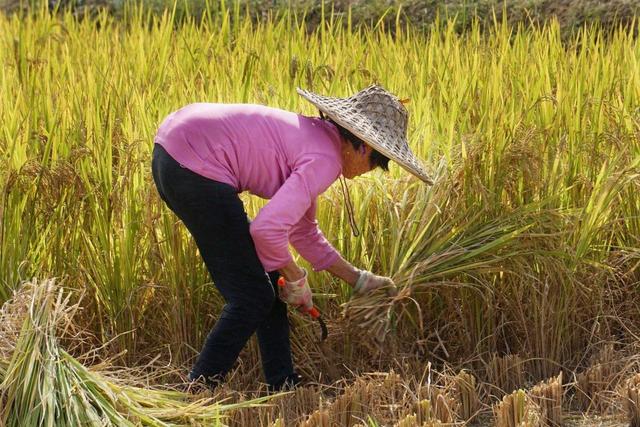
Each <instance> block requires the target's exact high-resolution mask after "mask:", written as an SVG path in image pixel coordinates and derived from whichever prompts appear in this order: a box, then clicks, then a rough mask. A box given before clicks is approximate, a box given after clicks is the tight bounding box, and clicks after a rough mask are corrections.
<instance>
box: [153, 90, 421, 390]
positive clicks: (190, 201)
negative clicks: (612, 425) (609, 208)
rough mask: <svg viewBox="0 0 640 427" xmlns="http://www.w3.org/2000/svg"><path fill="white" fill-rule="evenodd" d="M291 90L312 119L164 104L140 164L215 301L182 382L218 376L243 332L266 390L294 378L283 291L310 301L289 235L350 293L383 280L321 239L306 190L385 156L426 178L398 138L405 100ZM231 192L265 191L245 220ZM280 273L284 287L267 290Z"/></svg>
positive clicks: (252, 109) (369, 93) (297, 301)
mask: <svg viewBox="0 0 640 427" xmlns="http://www.w3.org/2000/svg"><path fill="white" fill-rule="evenodd" d="M298 93H299V94H300V95H302V96H303V97H304V98H305V99H307V100H308V101H310V102H311V103H312V104H314V105H315V106H316V107H317V108H318V109H319V110H320V112H321V116H322V117H321V118H314V117H306V116H303V115H300V114H295V113H291V112H288V111H283V110H279V109H275V108H270V107H265V106H260V105H240V104H205V103H201V104H191V105H188V106H186V107H184V108H182V109H180V110H178V111H175V112H174V113H172V114H170V115H169V116H168V117H167V118H166V119H165V120H164V121H163V122H162V124H161V125H160V127H159V129H158V132H157V134H156V137H155V144H154V150H153V161H152V172H153V178H154V181H155V183H156V186H157V188H158V192H159V194H160V197H161V198H162V200H164V202H165V203H166V204H167V205H168V206H169V208H170V209H171V210H172V211H173V212H174V213H175V214H176V215H177V216H178V217H179V218H180V219H181V220H182V222H183V223H184V224H185V225H186V227H187V228H188V230H189V232H190V233H191V235H192V236H193V238H194V239H195V241H196V244H197V246H198V249H199V251H200V255H201V256H202V258H203V260H204V262H205V264H206V266H207V269H208V270H209V273H210V274H211V277H212V279H213V282H214V284H215V286H216V288H218V290H219V291H220V293H221V294H222V296H223V297H224V299H225V301H226V305H225V306H224V308H223V310H222V313H221V314H220V317H219V319H218V321H217V323H216V324H215V326H214V327H213V329H212V330H211V332H210V333H209V335H208V337H207V339H206V342H205V343H204V346H203V348H202V351H201V353H200V355H199V357H198V359H197V361H196V363H195V365H194V366H193V369H192V370H191V372H190V373H189V379H190V380H191V381H194V380H201V381H204V382H205V383H206V384H207V385H209V386H211V387H215V386H216V385H217V384H219V383H220V381H222V380H223V379H224V376H225V374H226V373H227V372H228V371H229V370H230V369H231V367H232V365H233V364H234V362H235V361H236V359H237V357H238V354H239V353H240V350H242V348H243V347H244V345H245V343H246V342H247V340H248V339H249V338H250V337H251V335H252V334H253V333H254V332H255V333H256V334H257V336H258V342H259V347H260V355H261V358H262V367H263V371H264V376H265V380H266V382H267V383H268V385H269V387H270V389H271V390H280V389H282V388H283V387H288V386H295V385H296V384H297V383H298V382H299V381H300V378H299V376H298V375H297V374H296V373H295V372H294V369H293V364H292V360H291V348H290V343H289V324H288V319H287V309H286V305H285V302H287V303H289V304H291V305H294V306H296V307H297V308H299V309H301V310H302V311H308V310H310V309H311V308H312V307H313V303H312V298H311V290H310V288H309V285H308V284H307V272H306V271H305V270H304V269H303V268H301V267H300V266H298V265H297V264H296V262H295V261H294V260H293V258H292V256H291V254H290V253H289V251H288V244H289V243H291V245H292V246H293V247H294V248H295V249H296V251H297V252H298V253H299V254H300V255H301V256H302V257H303V258H305V259H306V260H307V261H309V262H310V263H311V265H312V266H313V269H314V270H315V271H322V270H326V271H329V272H330V273H332V274H333V275H335V276H337V277H339V278H341V279H342V280H344V281H345V282H347V283H349V284H350V285H351V286H352V287H353V292H354V293H355V294H358V295H362V294H366V293H368V292H371V291H372V290H374V289H377V288H380V287H383V286H393V281H392V280H391V279H390V278H388V277H382V276H377V275H375V274H373V273H371V272H369V271H363V270H359V269H357V268H356V267H354V266H353V265H351V264H350V263H348V262H347V261H346V260H344V259H343V258H342V256H341V255H340V254H339V253H338V252H337V251H336V250H335V249H334V248H333V247H332V246H331V244H330V243H329V242H328V241H327V240H326V239H325V237H324V236H323V234H322V232H321V231H320V229H319V228H318V224H317V221H316V198H317V197H318V195H320V194H322V193H323V192H324V191H325V190H326V189H327V188H329V186H330V185H331V184H332V183H333V182H334V181H335V180H336V179H338V177H339V176H340V175H343V176H344V177H346V178H354V177H356V176H358V175H361V174H363V173H365V172H368V171H370V170H372V169H373V168H375V167H378V166H379V167H382V168H383V169H387V165H388V162H389V158H391V159H393V160H395V161H397V162H398V163H400V165H402V166H403V167H404V168H406V169H407V170H409V171H410V172H412V173H414V174H416V175H417V176H419V177H420V178H421V179H423V180H425V181H427V182H428V181H429V178H428V176H427V174H426V173H425V172H424V169H423V168H422V166H421V165H420V163H419V161H418V160H417V159H416V158H415V157H414V156H413V154H412V153H411V151H410V150H409V146H408V144H407V141H406V131H407V118H408V114H407V111H406V109H405V108H404V106H403V105H402V103H401V102H400V101H399V100H398V99H397V98H396V97H395V96H393V95H392V94H390V93H389V92H387V91H386V90H384V89H383V88H381V87H379V86H375V85H374V86H371V87H369V88H367V89H364V90H362V91H361V92H358V93H357V94H355V95H354V96H352V97H350V98H345V99H340V98H330V97H324V96H320V95H316V94H313V93H310V92H306V91H302V90H300V89H298ZM243 191H249V192H251V193H252V194H254V195H257V196H260V197H263V198H266V199H271V200H270V201H269V202H268V203H267V204H266V205H265V206H264V207H263V208H262V209H261V210H260V212H258V214H257V216H256V217H255V219H254V220H253V221H249V219H248V217H247V214H246V212H245V210H244V207H243V204H242V201H241V200H240V198H239V197H238V193H240V192H243ZM352 223H353V221H352ZM281 275H282V276H283V277H284V279H285V286H284V288H283V292H281V294H280V298H277V296H278V290H277V287H276V283H277V281H278V278H279V277H280V276H281ZM282 300H283V301H284V302H283V301H282Z"/></svg>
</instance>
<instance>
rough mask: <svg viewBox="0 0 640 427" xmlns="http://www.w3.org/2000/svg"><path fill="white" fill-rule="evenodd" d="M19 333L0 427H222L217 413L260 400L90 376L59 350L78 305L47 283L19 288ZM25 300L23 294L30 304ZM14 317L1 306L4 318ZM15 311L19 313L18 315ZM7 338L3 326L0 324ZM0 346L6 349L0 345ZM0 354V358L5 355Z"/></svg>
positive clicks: (4, 386)
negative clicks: (195, 394) (229, 401)
mask: <svg viewBox="0 0 640 427" xmlns="http://www.w3.org/2000/svg"><path fill="white" fill-rule="evenodd" d="M23 289H24V292H25V293H23V294H21V297H20V298H18V299H16V300H14V301H11V302H9V303H7V304H18V303H24V302H27V305H26V309H24V310H23V311H22V312H23V314H24V315H23V316H22V318H21V319H20V320H21V323H22V326H21V328H20V330H19V334H18V337H17V341H16V342H15V343H14V344H13V351H12V354H11V356H10V359H9V361H8V362H6V361H5V366H6V369H5V370H4V372H3V381H2V383H1V384H0V398H1V400H2V402H3V403H4V405H3V407H2V408H1V409H0V424H4V425H6V426H23V425H38V426H58V425H101V426H134V425H149V426H167V425H193V424H205V425H221V424H222V421H223V418H224V416H223V414H222V413H223V412H224V411H229V410H231V409H235V408H238V407H242V406H248V405H254V404H259V403H260V401H259V400H254V401H248V402H243V403H241V404H236V405H220V404H217V403H215V402H214V401H213V399H211V398H199V399H193V398H192V397H191V396H190V395H188V394H185V393H182V392H178V391H170V390H156V389H143V388H139V387H134V386H129V385H127V384H125V381H123V380H118V379H115V378H109V377H107V376H105V375H102V374H100V373H99V372H97V371H95V370H93V369H88V368H86V367H85V366H83V365H82V364H81V363H79V362H78V360H76V359H75V358H73V357H72V356H71V355H70V354H68V353H67V352H66V351H64V350H63V349H62V348H61V346H60V344H59V342H58V338H57V333H56V332H57V330H58V329H59V328H61V327H64V326H65V325H64V324H63V320H64V321H67V322H68V321H70V319H71V317H72V313H74V312H75V310H76V309H77V308H78V305H77V304H76V305H70V304H69V300H70V294H67V295H65V294H64V292H63V291H62V289H57V287H56V285H55V282H54V281H53V280H45V281H43V282H37V281H33V282H31V283H27V284H24V285H23ZM25 295H29V297H28V298H26V297H25ZM11 311H14V312H15V311H16V310H15V309H13V308H8V307H7V306H6V305H5V306H4V307H3V309H2V313H3V315H4V313H8V312H11ZM18 311H20V310H18ZM1 329H2V330H3V334H5V335H6V334H7V325H2V327H1ZM4 347H8V346H7V345H6V344H5V345H4ZM4 354H5V353H4V352H3V355H4Z"/></svg>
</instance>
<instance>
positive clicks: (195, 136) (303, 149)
mask: <svg viewBox="0 0 640 427" xmlns="http://www.w3.org/2000/svg"><path fill="white" fill-rule="evenodd" d="M340 141H341V137H340V134H339V133H338V130H337V129H336V128H335V126H333V125H332V124H330V123H327V122H325V121H324V120H321V119H318V118H312V117H306V116H303V115H300V114H295V113H292V112H288V111H284V110H279V109H276V108H270V107H265V106H261V105H251V104H210V103H197V104H191V105H187V106H186V107H184V108H181V109H180V110H178V111H175V112H173V113H171V114H170V115H169V116H167V117H166V118H165V119H164V121H163V122H162V124H161V125H160V127H159V129H158V132H157V134H156V136H155V142H156V143H157V144H160V145H162V146H163V147H164V148H165V150H167V152H168V153H169V154H170V155H171V157H173V158H174V159H175V160H176V161H178V162H179V163H180V164H182V165H183V166H185V167H186V168H188V169H190V170H192V171H193V172H195V173H197V174H199V175H202V176H204V177H207V178H210V179H213V180H216V181H219V182H224V183H226V184H229V185H231V186H233V187H234V188H236V189H237V190H238V192H243V191H249V192H250V193H252V194H255V195H257V196H259V197H262V198H265V199H271V200H270V201H269V202H268V203H267V204H266V205H265V206H264V207H263V208H262V209H261V210H260V212H258V214H257V216H256V217H255V219H254V220H253V221H252V222H251V225H250V228H249V229H250V232H251V236H252V237H253V241H254V243H255V246H256V251H257V253H258V257H259V258H260V261H261V262H262V265H263V266H264V268H265V270H266V271H273V270H277V269H279V268H282V267H284V266H285V265H287V264H288V263H289V262H291V261H292V259H293V258H292V257H291V254H290V253H289V250H288V243H289V242H290V243H291V245H292V246H293V247H294V248H295V249H296V250H297V251H298V253H299V254H300V255H301V256H302V257H304V258H305V259H306V260H307V261H309V262H310V263H311V265H312V266H313V269H314V270H316V271H320V270H324V269H326V268H328V267H329V266H330V265H331V264H333V263H334V262H335V261H336V260H337V259H338V257H339V254H338V252H337V251H336V250H335V249H334V248H333V246H331V244H330V243H329V242H328V241H327V239H325V237H324V236H323V234H322V232H321V231H320V229H319V228H318V223H317V221H316V198H317V197H318V195H319V194H321V193H323V192H324V191H325V190H326V189H327V188H329V186H330V185H331V184H332V183H333V182H334V181H335V180H336V179H338V177H339V176H340V173H341V172H342V160H341V155H340V146H341V144H340Z"/></svg>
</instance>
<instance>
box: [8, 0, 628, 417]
mask: <svg viewBox="0 0 640 427" xmlns="http://www.w3.org/2000/svg"><path fill="white" fill-rule="evenodd" d="M300 18H301V17H300V16H296V15H294V14H289V13H286V12H284V13H280V14H277V15H274V16H271V17H264V19H263V20H261V21H259V22H257V23H256V22H252V21H251V20H249V19H246V18H245V17H244V11H243V10H241V9H240V8H239V7H231V8H228V9H227V8H225V7H224V2H222V3H221V4H218V3H216V6H212V7H211V10H210V13H208V14H205V17H204V19H203V21H202V22H194V21H189V20H187V21H186V22H184V23H181V24H179V25H178V24H177V23H175V22H174V20H173V18H172V16H171V13H170V12H167V13H165V14H164V15H163V16H152V15H151V14H148V13H146V12H144V11H142V10H141V9H132V10H128V11H126V13H125V14H124V16H123V17H121V18H120V19H115V18H112V17H110V16H109V15H107V14H106V13H100V14H98V15H97V16H93V17H91V18H87V19H83V18H79V17H74V16H73V15H71V14H69V13H63V14H59V15H53V14H50V13H49V12H47V11H45V10H40V11H36V12H33V13H32V14H30V15H28V16H23V17H19V16H17V15H12V16H7V15H3V14H0V63H1V64H2V68H1V69H0V93H1V94H2V96H1V97H0V303H4V305H3V307H2V311H0V320H1V322H0V425H6V426H31V425H33V426H40V425H43V426H57V425H69V426H75V425H101V426H102V425H114V426H121V425H149V426H176V425H221V424H229V425H242V426H244V425H260V426H262V425H264V426H267V425H273V426H285V425H286V426H290V425H303V426H334V425H337V426H356V425H361V426H402V427H408V426H416V425H422V426H461V425H497V426H499V427H506V426H516V425H518V426H520V425H526V426H546V425H552V426H555V425H562V424H563V423H564V424H565V425H628V424H629V423H631V425H633V426H640V356H639V354H640V320H639V319H640V196H639V195H640V43H639V42H638V41H637V40H636V39H634V38H633V37H632V34H633V32H634V31H635V30H637V28H630V29H626V30H623V29H621V30H619V31H617V32H615V33H613V34H608V35H605V34H603V33H602V32H601V31H600V30H599V29H598V28H596V27H588V28H584V29H583V30H582V31H581V32H580V33H579V34H578V35H577V36H576V37H574V38H573V39H571V40H569V41H562V40H561V37H560V33H559V26H558V25H557V23H555V22H550V23H549V24H548V25H546V26H544V27H541V28H527V29H524V28H519V29H515V28H510V27H508V26H507V25H506V24H505V23H501V22H496V23H495V25H494V26H493V27H492V28H490V29H487V30H484V31H481V29H480V28H479V27H478V26H476V27H475V28H473V29H472V30H471V31H469V32H466V33H464V34H462V35H461V34H457V33H456V32H455V31H454V25H453V22H452V21H446V20H442V21H441V22H440V23H439V24H437V25H436V26H434V27H433V28H432V29H431V30H429V31H428V32H424V31H418V30H417V29H414V28H411V27H409V28H404V29H403V30H401V31H398V32H396V33H395V34H391V33H390V32H389V31H387V30H386V29H385V27H384V25H377V26H375V27H366V28H365V27H360V28H352V26H351V25H350V21H349V17H348V16H342V17H335V16H332V15H331V14H330V13H328V11H327V12H326V15H325V16H324V18H323V21H322V24H321V25H320V26H319V27H318V29H317V30H315V31H313V32H308V31H307V30H306V27H305V25H304V23H303V21H302V20H301V19H300ZM373 82H378V83H380V84H382V85H383V86H384V87H386V88H387V89H389V90H390V91H392V92H394V93H396V94H398V96H400V97H401V98H410V103H409V104H408V105H407V107H408V109H409V112H410V129H409V140H410V143H411V146H412V149H413V150H414V152H416V153H417V154H418V155H419V156H420V157H422V158H423V159H425V162H426V163H427V164H428V165H429V167H430V169H431V172H432V173H433V174H434V176H435V177H436V183H435V185H433V186H431V187H428V186H425V185H423V184H422V183H420V182H418V181H417V180H416V179H414V178H412V177H411V176H408V175H407V174H406V173H404V172H403V171H402V170H401V169H400V168H399V167H397V166H395V165H393V166H391V171H390V173H389V174H382V173H381V172H374V173H371V174H370V175H365V176H364V177H361V178H358V179H356V180H354V181H352V182H351V183H350V184H351V185H350V187H349V191H350V192H351V196H352V199H353V201H354V204H355V211H356V212H355V213H356V220H357V222H358V226H359V228H360V230H361V231H362V235H361V236H360V237H353V236H352V235H351V232H350V228H349V225H348V216H347V213H346V209H345V208H344V206H343V202H342V196H341V194H340V192H339V189H338V188H337V187H335V188H331V189H330V190H329V191H328V192H327V193H325V194H324V195H323V196H322V198H321V200H320V208H319V212H318V220H319V223H320V227H321V228H322V229H323V231H324V232H325V234H326V236H327V237H328V239H329V240H330V241H331V242H332V244H333V245H334V246H336V248H338V249H339V250H340V251H341V252H342V254H343V255H344V257H345V258H346V259H347V260H349V261H351V262H352V263H353V264H354V265H356V266H359V267H361V268H366V269H369V270H372V271H374V272H377V273H379V274H384V275H390V276H393V277H394V279H395V281H396V283H397V284H398V286H399V288H400V292H399V294H398V296H397V297H395V298H389V297H386V296H384V295H374V296H371V297H369V298H365V299H364V300H362V299H361V300H353V299H350V288H349V287H348V286H347V285H346V284H344V283H341V282H339V281H337V280H335V279H332V278H331V277H330V276H329V275H328V274H327V273H313V274H312V276H311V285H312V288H313V289H314V292H315V297H314V298H315V301H316V302H317V304H318V306H319V307H320V309H321V311H322V312H323V313H324V316H325V318H326V320H327V323H328V327H329V338H328V339H327V341H325V342H324V343H319V342H318V330H317V325H316V324H315V323H313V322H310V321H309V320H307V319H306V318H303V317H301V316H299V315H297V314H294V313H292V314H291V322H292V324H293V330H292V345H293V349H294V358H295V361H296V364H297V367H298V369H299V371H300V372H301V373H302V374H303V376H304V378H305V380H306V383H307V386H306V387H303V388H301V389H298V390H296V391H294V392H292V393H289V394H285V395H277V396H266V395H265V392H264V389H263V388H262V387H260V385H259V382H260V375H261V374H260V372H261V370H260V366H259V358H258V349H257V344H256V343H254V342H253V341H252V342H251V343H250V344H249V345H248V346H247V348H245V350H244V351H243V353H242V354H241V357H240V362H239V364H238V367H237V369H236V370H235V371H234V372H233V375H232V376H231V378H230V380H229V382H228V384H226V385H225V386H224V387H223V388H222V389H220V390H218V391H216V392H215V393H211V392H208V391H204V390H191V392H189V393H185V386H184V385H183V384H182V383H183V381H184V380H185V379H186V374H187V372H188V368H189V367H190V363H191V362H192V361H193V359H194V357H195V356H196V355H197V352H198V351H199V349H200V346H201V344H202V342H203V340H204V338H205V337H206V334H207V333H208V331H209V329H210V327H211V326H212V324H213V322H214V321H215V318H216V316H217V313H219V311H220V308H221V305H222V301H221V298H220V296H219V295H218V294H217V292H216V291H215V290H214V287H213V285H212V284H211V283H210V278H209V276H208V273H207V272H206V269H205V267H204V264H203V263H202V262H201V260H200V258H199V256H198V253H197V250H196V247H195V244H194V242H193V241H192V239H191V238H190V236H189V235H188V234H187V232H186V229H185V228H184V227H183V226H182V225H181V224H180V223H179V222H178V221H177V219H176V217H175V216H174V215H173V214H172V213H171V212H170V211H168V209H166V207H165V206H164V205H163V204H162V203H161V201H160V200H159V197H158V195H157V193H156V190H155V187H154V186H153V182H152V178H151V172H150V153H151V149H152V145H153V136H154V134H155V130H156V127H157V126H158V124H159V123H160V121H161V120H162V119H163V118H164V117H165V115H167V114H168V113H170V112H171V111H173V110H175V109H177V108H179V107H181V106H182V105H184V104H187V103H191V102H196V101H210V102H251V103H263V104H268V105H271V106H275V107H280V108H284V109H289V110H293V111H299V112H302V113H305V114H309V115H313V114H317V112H315V111H313V109H312V108H311V107H310V104H308V103H305V102H304V100H303V99H302V98H300V97H299V96H297V95H296V92H295V88H296V87H297V86H300V87H303V88H306V89H311V90H314V91H317V92H320V93H325V94H332V95H336V96H346V95H350V94H351V93H354V92H356V91H357V90H359V89H361V88H363V87H365V86H367V85H369V84H371V83H373ZM243 197H244V200H245V201H246V203H247V206H248V209H249V212H250V213H251V214H252V215H253V214H255V212H256V211H257V209H258V208H259V207H260V206H261V205H262V203H263V202H262V201H260V200H258V199H254V198H252V197H250V196H248V195H246V196H243ZM301 262H303V261H302V260H301Z"/></svg>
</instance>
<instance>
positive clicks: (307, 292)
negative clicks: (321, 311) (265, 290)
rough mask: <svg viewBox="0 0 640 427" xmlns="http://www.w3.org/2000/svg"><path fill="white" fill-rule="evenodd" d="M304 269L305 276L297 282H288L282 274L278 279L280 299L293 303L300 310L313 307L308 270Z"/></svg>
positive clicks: (307, 309)
mask: <svg viewBox="0 0 640 427" xmlns="http://www.w3.org/2000/svg"><path fill="white" fill-rule="evenodd" d="M302 270H303V271H304V276H302V278H301V279H300V280H296V281H295V282H288V281H287V280H286V279H285V278H284V277H283V276H281V277H280V280H279V281H278V293H279V295H280V299H281V300H282V301H283V302H285V303H286V304H291V305H293V306H294V307H297V308H298V309H299V310H300V311H304V312H307V311H309V310H311V309H312V308H313V301H312V299H311V288H309V285H308V284H307V270H305V269H302Z"/></svg>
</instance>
